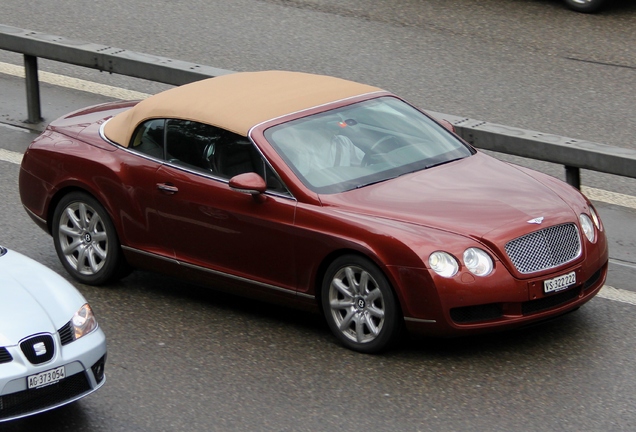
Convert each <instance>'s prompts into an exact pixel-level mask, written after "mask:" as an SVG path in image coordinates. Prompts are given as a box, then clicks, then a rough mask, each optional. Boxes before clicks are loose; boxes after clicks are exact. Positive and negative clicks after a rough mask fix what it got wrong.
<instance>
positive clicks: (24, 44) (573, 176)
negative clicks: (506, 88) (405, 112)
mask: <svg viewBox="0 0 636 432" xmlns="http://www.w3.org/2000/svg"><path fill="white" fill-rule="evenodd" d="M0 49H2V50H7V51H13V52H17V53H21V54H23V55H24V65H25V73H26V89H27V111H28V116H29V119H28V120H29V122H32V123H38V122H40V121H42V118H41V109H40V93H39V82H38V68H37V59H38V58H45V59H48V60H55V61H59V62H63V63H69V64H73V65H77V66H84V67H88V68H92V69H98V70H100V71H105V72H110V73H115V74H120V75H126V76H131V77H136V78H142V79H147V80H150V81H157V82H161V83H164V84H172V85H182V84H186V83H189V82H192V81H197V80H200V79H204V78H210V77H216V76H219V75H226V74H230V73H233V71H229V70H225V69H218V68H214V67H211V66H205V65H199V64H196V63H189V62H184V61H180V60H173V59H169V58H166V57H159V56H153V55H149V54H144V53H138V52H134V51H129V50H125V49H120V48H114V47H110V46H106V45H99V44H94V43H87V42H80V41H75V40H71V39H67V38H64V37H61V36H54V35H49V34H45V33H39V32H35V31H31V30H25V29H21V28H16V27H10V26H5V25H0ZM430 114H431V115H433V116H435V117H436V118H440V119H445V120H447V121H449V122H450V123H451V124H453V126H454V127H455V129H456V131H457V133H458V134H459V135H460V136H461V137H462V138H464V139H465V140H466V141H468V142H469V143H471V144H472V145H474V146H475V147H477V148H481V149H486V150H492V151H495V152H498V153H506V154H510V155H515V156H520V157H523V158H530V159H536V160H542V161H546V162H552V163H557V164H561V165H564V166H565V174H566V181H567V182H568V183H570V184H571V185H573V186H574V187H576V188H580V186H581V176H580V170H581V169H588V170H592V171H599V172H604V173H608V174H615V175H619V176H624V177H631V178H636V151H635V150H631V149H626V148H621V147H613V146H608V145H605V144H599V143H593V142H589V141H583V140H577V139H573V138H567V137H561V136H557V135H551V134H546V133H542V132H534V131H528V130H524V129H518V128H513V127H510V126H504V125H498V124H494V123H488V122H484V121H479V120H473V119H469V118H464V117H458V116H454V115H449V114H442V113H433V112H431V113H430Z"/></svg>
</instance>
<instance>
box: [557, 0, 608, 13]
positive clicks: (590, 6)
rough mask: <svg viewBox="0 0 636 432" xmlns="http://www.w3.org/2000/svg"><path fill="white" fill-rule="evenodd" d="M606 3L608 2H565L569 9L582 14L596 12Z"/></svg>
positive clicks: (573, 0)
mask: <svg viewBox="0 0 636 432" xmlns="http://www.w3.org/2000/svg"><path fill="white" fill-rule="evenodd" d="M607 2H608V0H565V4H566V5H567V6H568V7H569V8H570V9H572V10H574V11H577V12H583V13H593V12H598V11H599V10H601V8H603V6H605V5H606V4H607Z"/></svg>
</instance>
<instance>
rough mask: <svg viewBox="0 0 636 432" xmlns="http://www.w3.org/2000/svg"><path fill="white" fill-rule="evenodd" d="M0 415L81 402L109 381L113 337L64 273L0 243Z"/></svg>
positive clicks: (4, 418) (3, 417) (9, 417)
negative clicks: (108, 338)
mask: <svg viewBox="0 0 636 432" xmlns="http://www.w3.org/2000/svg"><path fill="white" fill-rule="evenodd" d="M0 299H1V301H0V422H3V421H7V420H13V419H17V418H21V417H26V416H29V415H32V414H36V413H40V412H44V411H48V410H50V409H53V408H57V407H59V406H62V405H65V404H68V403H70V402H73V401H76V400H78V399H80V398H82V397H84V396H86V395H88V394H90V393H92V392H94V391H95V390H97V389H98V388H100V387H101V386H102V385H103V384H104V381H105V376H104V365H105V362H106V337H105V336H104V332H103V331H102V329H101V328H100V327H99V326H98V324H97V320H96V319H95V317H94V315H93V312H92V310H91V308H90V306H89V305H88V303H87V302H86V299H84V297H83V296H82V295H81V294H80V293H79V292H78V291H77V290H76V289H75V288H74V287H73V286H72V285H71V284H70V283H68V282H67V281H66V280H65V279H64V278H62V277H61V276H60V275H58V274H57V273H55V272H53V271H52V270H49V269H48V268H46V267H45V266H43V265H41V264H39V263H37V262H35V261H33V260H32V259H30V258H27V257H26V256H24V255H21V254H19V253H17V252H15V251H12V250H8V249H6V248H3V247H2V246H0Z"/></svg>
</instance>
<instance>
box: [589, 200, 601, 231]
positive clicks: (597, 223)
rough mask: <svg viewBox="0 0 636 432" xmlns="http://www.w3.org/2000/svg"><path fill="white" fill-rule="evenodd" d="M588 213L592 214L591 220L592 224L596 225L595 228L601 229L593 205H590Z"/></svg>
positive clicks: (599, 220)
mask: <svg viewBox="0 0 636 432" xmlns="http://www.w3.org/2000/svg"><path fill="white" fill-rule="evenodd" d="M590 214H591V215H592V221H593V222H594V225H596V229H598V230H599V231H601V219H600V218H599V217H598V215H597V214H596V210H594V207H592V206H590Z"/></svg>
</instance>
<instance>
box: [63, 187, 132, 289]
mask: <svg viewBox="0 0 636 432" xmlns="http://www.w3.org/2000/svg"><path fill="white" fill-rule="evenodd" d="M52 231H53V233H52V234H53V241H54V243H55V250H56V252H57V256H58V257H59V259H60V261H61V262H62V265H63V266H64V268H66V270H67V271H68V272H69V273H70V274H71V276H73V277H74V278H75V279H77V280H78V281H80V282H82V283H85V284H90V285H100V284H104V283H107V282H111V281H114V280H116V279H119V278H120V277H122V276H124V275H125V274H126V273H127V266H126V263H125V261H124V259H123V256H122V253H121V250H120V246H119V241H118V239H117V233H116V232H115V227H114V226H113V223H112V221H111V220H110V217H109V216H108V213H107V212H106V209H104V207H103V206H102V205H101V204H100V203H99V202H98V201H97V200H96V199H94V198H93V197H91V196H90V195H88V194H86V193H83V192H72V193H70V194H68V195H66V196H65V197H64V198H62V200H61V201H60V202H59V204H58V205H57V207H56V208H55V214H54V216H53V226H52Z"/></svg>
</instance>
